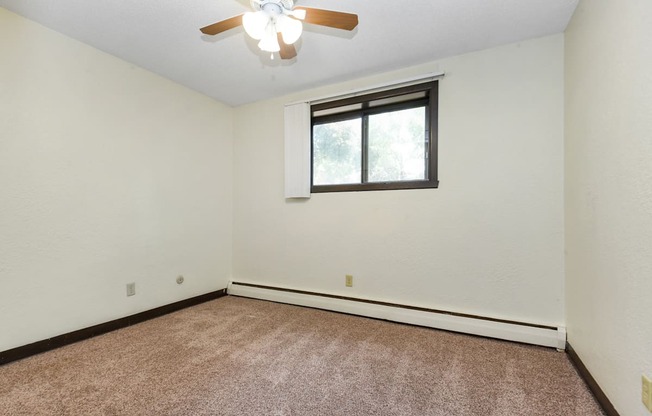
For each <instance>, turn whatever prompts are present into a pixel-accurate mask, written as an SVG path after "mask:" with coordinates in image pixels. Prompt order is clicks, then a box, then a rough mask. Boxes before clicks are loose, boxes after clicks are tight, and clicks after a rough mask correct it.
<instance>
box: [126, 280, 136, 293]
mask: <svg viewBox="0 0 652 416" xmlns="http://www.w3.org/2000/svg"><path fill="white" fill-rule="evenodd" d="M135 294H136V283H127V296H133V295H135Z"/></svg>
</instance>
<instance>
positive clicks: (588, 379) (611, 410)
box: [566, 343, 620, 416]
mask: <svg viewBox="0 0 652 416" xmlns="http://www.w3.org/2000/svg"><path fill="white" fill-rule="evenodd" d="M566 352H567V353H568V358H570V360H571V362H572V363H573V365H575V368H576V369H577V372H578V373H579V374H580V377H582V378H583V379H584V382H585V383H586V385H587V386H588V387H589V390H591V392H592V393H593V395H594V396H595V399H596V400H597V401H598V403H599V404H600V406H602V410H604V412H605V413H606V414H607V416H620V415H619V414H618V412H617V411H616V408H615V407H614V405H613V404H612V403H611V401H610V400H609V398H608V397H607V395H606V394H604V392H603V391H602V389H601V388H600V386H599V385H598V382H597V381H595V379H594V378H593V376H592V375H591V373H590V372H589V370H588V369H587V368H586V366H585V365H584V363H583V362H582V360H581V359H580V356H579V355H577V352H576V351H575V350H574V349H573V347H572V346H571V345H570V344H569V343H566Z"/></svg>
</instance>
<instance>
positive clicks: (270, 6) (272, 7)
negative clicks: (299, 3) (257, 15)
mask: <svg viewBox="0 0 652 416" xmlns="http://www.w3.org/2000/svg"><path fill="white" fill-rule="evenodd" d="M251 7H252V8H253V9H254V10H256V11H258V10H263V11H265V12H267V13H269V14H277V15H278V14H287V12H289V11H291V10H292V9H293V8H294V1H293V0H251Z"/></svg>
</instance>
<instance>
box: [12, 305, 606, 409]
mask: <svg viewBox="0 0 652 416" xmlns="http://www.w3.org/2000/svg"><path fill="white" fill-rule="evenodd" d="M0 414H2V415H12V416H14V415H30V416H31V415H248V416H251V415H442V416H444V415H445V416H452V415H483V416H486V415H528V416H533V415H546V416H553V415H601V414H602V413H601V411H600V410H599V407H598V405H597V404H596V403H595V401H594V399H593V397H592V396H591V394H590V393H589V391H588V390H587V388H586V387H585V385H584V383H583V382H582V380H581V379H580V378H579V376H578V375H577V373H576V372H575V370H574V368H573V366H572V364H571V363H570V362H569V360H568V358H567V357H566V355H565V354H564V353H559V352H557V351H554V350H552V349H546V348H539V347H531V346H525V345H520V344H514V343H509V342H502V341H495V340H488V339H483V338H478V337H473V336H466V335H459V334H454V333H448V332H443V331H436V330H432V329H425V328H418V327H412V326H407V325H399V324H393V323H388V322H382V321H377V320H372V319H366V318H360V317H354V316H348V315H342V314H337V313H331V312H325V311H319V310H312V309H307V308H300V307H294V306H288V305H280V304H275V303H270V302H263V301H256V300H249V299H243V298H236V297H225V298H221V299H218V300H215V301H212V302H208V303H205V304H202V305H199V306H195V307H192V308H189V309H185V310H183V311H180V312H177V313H174V314H170V315H167V316H164V317H162V318H158V319H154V320H151V321H148V322H145V323H142V324H139V325H135V326H132V327H130V328H126V329H122V330H119V331H115V332H112V333H109V334H106V335H103V336H100V337H96V338H93V339H90V340H87V341H83V342H80V343H77V344H73V345H70V346H67V347H63V348H60V349H58V350H54V351H51V352H48V353H45V354H41V355H38V356H34V357H31V358H28V359H25V360H22V361H18V362H14V363H11V364H8V365H5V366H2V367H0Z"/></svg>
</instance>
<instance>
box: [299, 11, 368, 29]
mask: <svg viewBox="0 0 652 416" xmlns="http://www.w3.org/2000/svg"><path fill="white" fill-rule="evenodd" d="M294 10H305V11H306V18H305V19H303V21H304V22H306V23H312V24H313V25H320V26H328V27H334V28H335V29H342V30H353V29H355V27H356V26H357V25H358V15H357V14H352V13H343V12H335V11H332V10H324V9H313V8H312V7H295V8H294Z"/></svg>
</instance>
